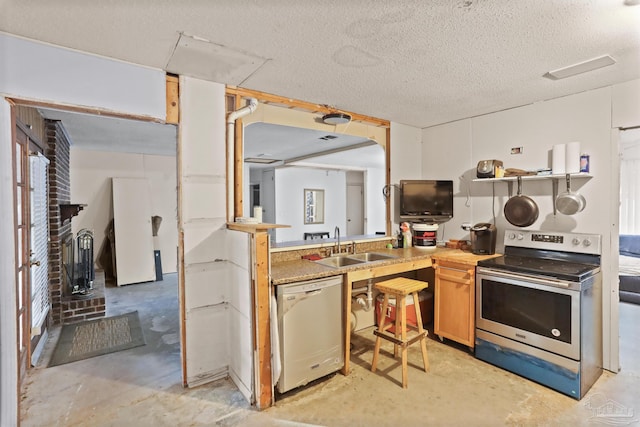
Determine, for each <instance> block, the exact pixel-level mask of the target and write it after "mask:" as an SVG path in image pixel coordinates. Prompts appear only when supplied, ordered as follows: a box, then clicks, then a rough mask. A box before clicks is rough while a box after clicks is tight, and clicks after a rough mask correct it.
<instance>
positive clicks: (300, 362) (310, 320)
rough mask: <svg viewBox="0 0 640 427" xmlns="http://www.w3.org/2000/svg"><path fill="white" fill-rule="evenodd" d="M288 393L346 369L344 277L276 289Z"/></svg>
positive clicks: (283, 385) (281, 383) (282, 382)
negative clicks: (343, 304)
mask: <svg viewBox="0 0 640 427" xmlns="http://www.w3.org/2000/svg"><path fill="white" fill-rule="evenodd" d="M276 295H277V302H278V331H279V335H280V357H281V361H282V371H281V373H280V379H279V380H278V385H277V387H278V391H279V392H280V393H284V392H286V391H289V390H291V389H294V388H296V387H299V386H303V385H305V384H307V383H308V382H310V381H313V380H315V379H318V378H320V377H323V376H325V375H328V374H330V373H332V372H336V371H338V370H340V369H342V367H343V366H344V333H343V326H344V321H343V319H342V315H343V313H342V312H343V310H342V276H334V277H327V278H322V279H315V280H308V281H305V282H295V283H290V284H286V285H279V286H277V287H276Z"/></svg>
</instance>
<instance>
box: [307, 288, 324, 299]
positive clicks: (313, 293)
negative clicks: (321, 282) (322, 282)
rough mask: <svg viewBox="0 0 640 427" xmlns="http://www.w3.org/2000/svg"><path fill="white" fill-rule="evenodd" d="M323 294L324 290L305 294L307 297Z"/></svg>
mask: <svg viewBox="0 0 640 427" xmlns="http://www.w3.org/2000/svg"><path fill="white" fill-rule="evenodd" d="M321 293H322V289H314V290H312V291H307V292H305V295H306V296H308V297H312V296H314V295H319V294H321Z"/></svg>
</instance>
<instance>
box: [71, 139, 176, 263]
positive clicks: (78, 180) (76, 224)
mask: <svg viewBox="0 0 640 427" xmlns="http://www.w3.org/2000/svg"><path fill="white" fill-rule="evenodd" d="M70 173H71V202H72V203H84V204H87V205H88V206H85V207H84V209H83V210H82V211H80V213H79V214H78V216H76V217H74V218H73V220H72V222H71V225H72V230H73V233H74V235H75V234H76V233H77V232H78V231H79V230H81V229H83V228H87V229H90V230H92V231H93V233H94V260H97V259H98V256H99V254H100V251H101V250H102V248H103V244H108V241H107V240H106V237H107V236H106V230H107V226H108V224H109V221H111V220H112V219H113V200H112V196H113V192H112V188H111V178H147V180H148V181H149V185H150V187H151V194H150V198H151V206H150V209H151V214H152V215H159V216H161V217H162V224H161V225H160V229H159V230H158V236H157V237H154V249H155V250H159V251H160V254H161V258H162V272H163V273H175V272H176V271H177V257H176V254H177V252H176V250H177V247H178V223H177V192H176V186H177V180H176V158H175V157H172V156H155V155H147V154H133V153H114V152H104V151H94V150H82V149H79V148H74V147H73V146H72V147H71V167H70ZM132 209H135V207H134V206H132Z"/></svg>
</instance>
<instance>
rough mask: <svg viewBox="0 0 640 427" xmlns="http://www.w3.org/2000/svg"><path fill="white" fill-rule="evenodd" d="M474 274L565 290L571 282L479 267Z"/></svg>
mask: <svg viewBox="0 0 640 427" xmlns="http://www.w3.org/2000/svg"><path fill="white" fill-rule="evenodd" d="M476 273H478V274H486V275H488V276H494V277H500V278H503V279H511V280H518V279H519V280H528V281H530V282H533V283H537V284H540V285H549V286H555V287H559V288H565V289H569V288H570V287H571V285H572V284H571V282H567V281H564V280H552V279H544V278H541V277H537V276H535V277H534V276H529V275H527V274H520V273H503V272H501V271H497V270H488V269H483V268H481V267H479V268H478V269H477V270H476Z"/></svg>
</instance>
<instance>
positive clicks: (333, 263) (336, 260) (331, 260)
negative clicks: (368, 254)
mask: <svg viewBox="0 0 640 427" xmlns="http://www.w3.org/2000/svg"><path fill="white" fill-rule="evenodd" d="M316 262H317V263H318V264H323V265H328V266H329V267H346V266H348V265H353V264H362V263H364V261H362V260H359V259H353V258H351V257H347V256H332V257H328V258H322V259H319V260H317V261H316Z"/></svg>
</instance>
